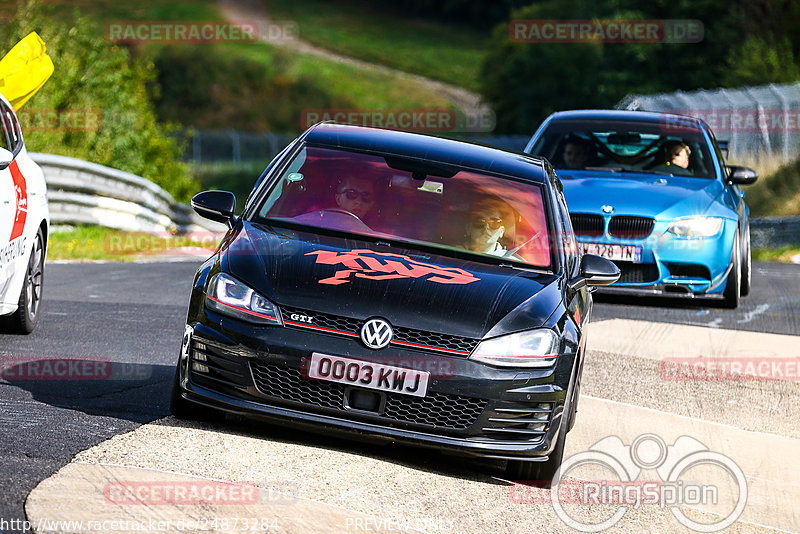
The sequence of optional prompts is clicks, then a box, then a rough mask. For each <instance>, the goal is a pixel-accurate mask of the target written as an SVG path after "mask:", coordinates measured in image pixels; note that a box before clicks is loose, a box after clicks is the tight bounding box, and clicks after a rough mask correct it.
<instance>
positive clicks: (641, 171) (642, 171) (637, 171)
mask: <svg viewBox="0 0 800 534" xmlns="http://www.w3.org/2000/svg"><path fill="white" fill-rule="evenodd" d="M583 170H586V171H610V172H628V173H633V174H663V175H664V176H675V175H674V174H672V173H671V172H664V171H653V170H649V169H626V168H625V167H584V169H583Z"/></svg>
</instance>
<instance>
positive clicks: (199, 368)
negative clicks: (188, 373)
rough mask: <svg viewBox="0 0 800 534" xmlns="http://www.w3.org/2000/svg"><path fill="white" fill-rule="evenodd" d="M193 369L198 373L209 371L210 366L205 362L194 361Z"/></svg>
mask: <svg viewBox="0 0 800 534" xmlns="http://www.w3.org/2000/svg"><path fill="white" fill-rule="evenodd" d="M192 371H197V372H198V373H208V367H207V366H205V365H203V364H200V363H197V362H193V363H192Z"/></svg>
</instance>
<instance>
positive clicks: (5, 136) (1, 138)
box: [0, 102, 14, 152]
mask: <svg viewBox="0 0 800 534" xmlns="http://www.w3.org/2000/svg"><path fill="white" fill-rule="evenodd" d="M0 127H2V132H0V134H1V135H0V148H5V149H6V150H8V151H9V152H14V145H13V144H12V139H13V138H12V135H13V127H12V125H11V123H10V122H9V121H8V112H7V111H6V106H5V104H4V103H2V102H0Z"/></svg>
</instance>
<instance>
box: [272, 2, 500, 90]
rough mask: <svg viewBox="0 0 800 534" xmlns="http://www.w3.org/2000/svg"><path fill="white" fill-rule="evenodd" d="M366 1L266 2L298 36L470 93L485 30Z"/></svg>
mask: <svg viewBox="0 0 800 534" xmlns="http://www.w3.org/2000/svg"><path fill="white" fill-rule="evenodd" d="M377 5H378V4H375V3H372V2H367V1H365V0H347V1H342V2H324V1H322V0H304V1H302V2H298V1H297V0H264V6H265V7H266V9H267V12H268V13H269V15H270V17H271V18H272V19H273V21H275V22H280V21H285V20H293V21H295V22H297V24H298V26H299V28H298V30H299V37H300V39H302V40H304V41H307V42H310V43H312V44H314V45H317V46H319V47H320V48H326V49H328V50H331V51H334V52H338V53H340V54H343V55H347V56H351V57H354V58H358V59H362V60H365V61H369V62H372V63H378V64H381V65H386V66H388V67H393V68H396V69H399V70H402V71H406V72H411V73H414V74H419V75H422V76H425V77H428V78H433V79H436V80H441V81H444V82H447V83H450V84H452V85H456V86H459V87H464V88H466V89H470V90H472V91H477V90H478V88H479V83H478V78H479V67H480V64H481V61H482V60H483V56H484V53H485V49H486V44H487V43H488V41H489V35H488V34H482V33H480V32H477V31H475V30H470V29H466V28H461V27H456V26H448V25H445V24H442V23H441V22H434V21H430V20H424V19H418V18H411V17H408V16H406V15H404V14H400V13H396V12H393V10H392V9H391V7H390V6H389V5H388V4H381V5H380V7H376V6H377Z"/></svg>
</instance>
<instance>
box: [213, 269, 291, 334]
mask: <svg viewBox="0 0 800 534" xmlns="http://www.w3.org/2000/svg"><path fill="white" fill-rule="evenodd" d="M206 306H208V307H209V308H211V309H212V310H215V311H218V312H220V313H222V314H225V315H230V316H231V317H236V318H237V319H242V320H243V321H250V322H252V323H266V324H278V325H282V324H283V322H282V321H281V315H280V312H279V311H278V307H277V306H276V305H275V304H273V303H272V302H270V301H269V300H267V299H266V298H264V297H262V296H261V295H259V294H258V293H256V292H255V291H254V290H252V289H251V288H249V287H247V286H246V285H244V284H243V283H241V282H240V281H238V280H236V279H235V278H233V277H231V276H228V275H227V274H225V273H218V274H216V275H214V276H213V277H212V278H211V281H210V282H209V284H208V289H207V290H206Z"/></svg>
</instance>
